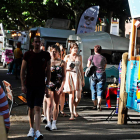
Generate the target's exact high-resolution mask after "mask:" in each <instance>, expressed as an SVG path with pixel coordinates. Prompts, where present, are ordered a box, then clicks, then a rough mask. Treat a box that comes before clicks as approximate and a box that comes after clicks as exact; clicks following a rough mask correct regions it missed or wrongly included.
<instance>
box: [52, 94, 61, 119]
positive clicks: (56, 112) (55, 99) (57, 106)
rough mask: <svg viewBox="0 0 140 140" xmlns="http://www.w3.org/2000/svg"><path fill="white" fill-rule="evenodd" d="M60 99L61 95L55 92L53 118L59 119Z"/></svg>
mask: <svg viewBox="0 0 140 140" xmlns="http://www.w3.org/2000/svg"><path fill="white" fill-rule="evenodd" d="M59 99H60V95H58V94H57V92H56V91H55V94H54V109H53V120H57V117H58V112H59Z"/></svg>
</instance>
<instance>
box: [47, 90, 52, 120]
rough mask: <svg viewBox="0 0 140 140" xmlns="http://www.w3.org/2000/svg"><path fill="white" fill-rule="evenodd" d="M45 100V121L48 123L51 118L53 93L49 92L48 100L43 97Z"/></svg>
mask: <svg viewBox="0 0 140 140" xmlns="http://www.w3.org/2000/svg"><path fill="white" fill-rule="evenodd" d="M45 100H46V102H47V111H46V113H47V115H46V116H47V121H48V122H50V121H51V117H52V108H53V92H49V98H46V97H45Z"/></svg>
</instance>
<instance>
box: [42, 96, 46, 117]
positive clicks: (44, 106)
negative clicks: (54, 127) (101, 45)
mask: <svg viewBox="0 0 140 140" xmlns="http://www.w3.org/2000/svg"><path fill="white" fill-rule="evenodd" d="M45 98H46V97H44V100H43V113H44V117H46V116H47V113H46V111H47V102H46V100H45Z"/></svg>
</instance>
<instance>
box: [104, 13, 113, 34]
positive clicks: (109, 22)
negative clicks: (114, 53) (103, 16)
mask: <svg viewBox="0 0 140 140" xmlns="http://www.w3.org/2000/svg"><path fill="white" fill-rule="evenodd" d="M112 15H113V11H109V12H108V14H107V19H108V22H106V28H105V32H107V33H109V34H110V26H111V18H112Z"/></svg>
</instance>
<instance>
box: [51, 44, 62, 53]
mask: <svg viewBox="0 0 140 140" xmlns="http://www.w3.org/2000/svg"><path fill="white" fill-rule="evenodd" d="M52 49H55V50H56V51H58V52H59V53H60V48H59V46H57V45H52V46H51V48H50V51H52Z"/></svg>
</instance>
